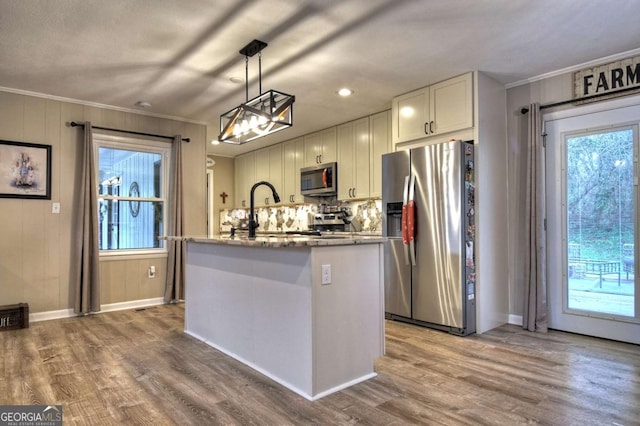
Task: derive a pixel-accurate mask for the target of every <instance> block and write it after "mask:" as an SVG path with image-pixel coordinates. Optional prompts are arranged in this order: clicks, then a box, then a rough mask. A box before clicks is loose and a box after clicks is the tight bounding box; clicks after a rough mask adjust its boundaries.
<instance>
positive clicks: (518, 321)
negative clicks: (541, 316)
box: [509, 315, 522, 326]
mask: <svg viewBox="0 0 640 426" xmlns="http://www.w3.org/2000/svg"><path fill="white" fill-rule="evenodd" d="M509 324H514V325H519V326H522V315H509Z"/></svg>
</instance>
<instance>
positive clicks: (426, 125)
mask: <svg viewBox="0 0 640 426" xmlns="http://www.w3.org/2000/svg"><path fill="white" fill-rule="evenodd" d="M428 126H429V122H428V121H427V122H425V123H424V134H425V135H428V134H429V127H428Z"/></svg>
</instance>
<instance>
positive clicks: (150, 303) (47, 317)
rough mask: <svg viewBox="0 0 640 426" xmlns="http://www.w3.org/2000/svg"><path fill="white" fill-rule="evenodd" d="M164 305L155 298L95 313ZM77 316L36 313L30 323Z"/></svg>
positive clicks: (63, 312) (62, 311) (62, 312)
mask: <svg viewBox="0 0 640 426" xmlns="http://www.w3.org/2000/svg"><path fill="white" fill-rule="evenodd" d="M162 304H164V299H163V298H162V297H154V298H152V299H140V300H130V301H127V302H118V303H109V304H106V305H101V306H100V312H95V313H96V314H101V313H103V312H114V311H123V310H125V309H138V308H146V307H149V306H157V305H162ZM77 316H80V315H77V314H76V313H75V312H73V309H60V310H58V311H47V312H36V313H33V314H29V322H38V321H48V320H54V319H62V318H72V317H77Z"/></svg>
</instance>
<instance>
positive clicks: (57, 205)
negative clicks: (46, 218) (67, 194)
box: [51, 203, 60, 214]
mask: <svg viewBox="0 0 640 426" xmlns="http://www.w3.org/2000/svg"><path fill="white" fill-rule="evenodd" d="M51 213H55V214H60V203H53V204H51Z"/></svg>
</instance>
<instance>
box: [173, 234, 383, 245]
mask: <svg viewBox="0 0 640 426" xmlns="http://www.w3.org/2000/svg"><path fill="white" fill-rule="evenodd" d="M166 239H181V240H186V241H193V242H196V243H207V244H226V245H236V246H249V247H321V246H344V245H353V244H378V243H382V242H384V241H386V238H384V237H382V236H380V235H353V234H350V235H346V234H341V235H336V234H331V235H323V236H306V235H284V234H268V235H264V234H263V235H260V234H259V235H258V236H257V237H256V238H255V239H250V238H248V237H247V236H244V235H242V236H234V237H231V236H229V235H214V236H210V237H207V236H185V237H166Z"/></svg>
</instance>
